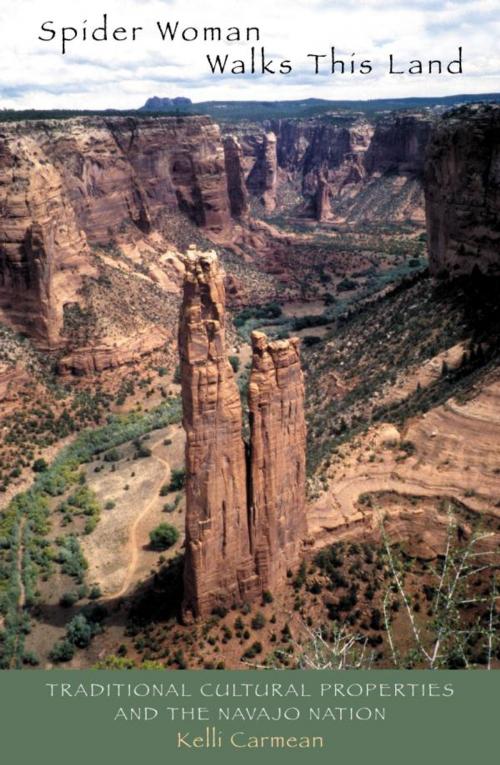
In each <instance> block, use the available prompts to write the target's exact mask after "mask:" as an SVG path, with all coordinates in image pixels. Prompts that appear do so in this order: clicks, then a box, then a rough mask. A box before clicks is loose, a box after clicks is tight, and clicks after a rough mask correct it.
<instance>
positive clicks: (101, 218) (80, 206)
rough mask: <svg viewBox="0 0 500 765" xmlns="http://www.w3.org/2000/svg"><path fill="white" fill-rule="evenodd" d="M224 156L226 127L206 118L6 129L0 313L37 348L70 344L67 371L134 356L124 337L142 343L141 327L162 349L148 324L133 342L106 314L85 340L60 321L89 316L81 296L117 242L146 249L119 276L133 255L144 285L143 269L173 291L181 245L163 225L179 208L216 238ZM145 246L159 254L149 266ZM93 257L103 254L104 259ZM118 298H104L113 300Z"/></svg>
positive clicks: (221, 219) (222, 210) (100, 280)
mask: <svg viewBox="0 0 500 765" xmlns="http://www.w3.org/2000/svg"><path fill="white" fill-rule="evenodd" d="M225 163H226V158H225V153H224V146H223V143H222V140H221V136H220V131H219V128H218V127H217V126H216V125H215V124H214V123H212V122H211V120H209V119H208V118H205V117H184V118H182V117H162V118H157V119H151V118H124V117H112V118H108V119H104V118H98V117H88V118H76V119H70V120H64V121H62V120H61V121H35V122H20V123H13V124H8V125H2V127H1V128H0V320H3V321H5V322H6V323H7V324H8V325H10V326H11V327H12V328H14V329H16V330H19V331H22V332H24V333H26V334H27V335H29V336H30V337H31V338H32V339H34V340H35V342H36V343H37V345H38V346H40V347H44V348H49V349H58V348H66V349H68V350H69V351H70V352H71V354H72V357H71V360H70V361H69V362H68V363H63V364H62V369H63V370H65V369H71V368H75V369H76V368H78V369H100V368H101V367H102V365H103V364H104V365H108V366H109V365H112V366H113V365H114V364H115V363H119V359H120V358H130V357H131V355H130V354H129V353H127V352H125V353H123V352H122V351H120V345H122V343H123V341H124V339H125V338H127V340H130V341H131V345H132V346H133V347H138V346H142V347H143V348H144V347H145V344H144V343H143V342H142V340H141V337H140V335H141V332H142V331H143V330H144V331H146V330H147V331H148V332H150V333H152V334H153V335H157V343H156V346H157V345H158V344H159V343H161V342H162V341H161V338H160V335H161V332H156V329H155V326H156V325H154V326H153V324H152V323H151V322H150V326H149V327H147V326H143V327H138V335H137V337H135V335H134V337H133V338H130V335H129V334H128V332H129V328H125V327H123V328H122V331H121V335H120V329H119V327H118V326H115V328H114V330H113V332H112V333H111V335H114V336H113V337H111V336H110V331H109V327H108V326H107V323H106V321H101V317H100V316H99V314H98V313H97V314H96V313H95V312H94V317H96V318H97V321H98V322H99V321H100V322H101V324H102V327H101V328H99V327H96V328H94V331H93V333H90V334H91V335H93V336H92V337H85V338H82V337H81V334H82V333H81V332H80V331H78V332H77V333H76V334H75V333H74V332H72V329H71V327H68V326H65V317H66V315H68V314H71V313H73V315H76V314H77V313H79V314H80V315H81V316H85V315H88V314H89V296H88V294H86V293H88V292H89V290H90V291H92V290H94V291H95V289H94V287H93V286H92V285H94V286H95V285H98V286H99V288H100V289H101V292H102V291H103V287H104V286H105V284H106V283H108V282H109V278H108V274H107V273H104V272H103V268H102V266H103V263H104V261H103V257H104V258H107V262H106V263H104V265H106V267H107V266H113V265H115V264H114V263H113V262H112V260H113V255H114V253H115V251H116V246H117V242H118V241H119V240H120V238H121V239H122V240H123V243H124V246H126V247H128V248H129V249H130V248H133V247H134V244H137V245H138V246H139V252H138V253H135V254H134V255H133V257H129V259H128V261H127V260H125V259H124V260H123V262H122V263H120V267H119V269H118V270H117V269H115V271H116V273H117V277H120V274H123V273H131V269H130V265H131V264H132V260H133V258H135V261H136V265H135V266H134V267H135V268H136V277H137V279H139V280H142V281H143V282H144V277H145V276H146V277H147V279H148V280H149V283H148V284H146V285H145V286H146V287H147V289H150V290H151V289H154V287H155V285H157V284H158V285H160V286H161V288H162V289H163V288H165V289H166V290H167V292H176V291H178V289H179V286H178V284H179V268H178V264H177V263H175V262H173V260H172V258H171V257H168V258H164V257H163V255H165V254H166V253H167V251H168V250H169V249H170V254H171V251H172V249H174V248H172V247H171V246H170V247H169V243H168V240H167V241H166V240H165V239H162V231H163V230H164V228H165V226H166V225H167V224H168V223H169V221H170V220H171V219H172V218H173V217H174V216H175V215H177V216H178V215H179V214H180V213H181V214H182V213H184V214H185V215H186V216H187V217H188V218H189V219H190V220H191V221H192V222H193V223H194V224H196V225H198V226H199V227H201V228H203V229H204V230H205V231H206V232H207V233H208V234H209V235H211V234H214V235H221V234H223V233H224V232H225V231H227V230H228V229H230V228H231V225H232V224H231V209H230V202H229V195H228V183H227V177H226V170H225ZM233 167H234V163H233ZM234 186H235V179H234V173H233V176H232V187H233V188H234ZM238 205H239V210H240V215H241V214H243V213H244V198H243V199H242V200H240V201H239V202H238V200H236V199H235V201H234V207H235V209H236V207H237V206H238ZM162 243H163V244H162ZM162 247H163V249H162ZM148 252H151V253H153V255H154V257H153V256H151V257H149V256H147V257H146V261H147V262H145V258H144V257H143V254H144V253H148ZM96 254H98V255H100V256H102V257H101V260H100V261H99V262H98V261H97V259H96ZM174 260H175V258H174ZM108 271H109V268H108ZM120 278H121V277H120ZM129 278H132V275H131V276H130V277H129ZM87 287H88V289H87ZM120 300H123V296H120ZM113 302H116V300H115V301H114V299H113V295H111V294H109V295H108V296H107V303H108V305H111V304H112V303H113ZM144 310H145V311H147V306H145V307H144ZM87 323H88V322H87ZM139 323H140V322H139ZM73 324H74V322H73ZM145 324H147V322H145ZM160 326H161V325H158V327H160ZM171 329H173V327H172V328H171ZM87 334H88V333H87ZM163 341H164V340H163ZM89 343H90V345H89ZM149 344H150V343H149ZM146 345H148V344H147V343H146ZM117 348H118V350H117ZM75 351H76V354H75V353H74V352H75ZM138 353H139V355H140V353H141V351H140V350H138ZM132 355H134V354H132ZM106 359H108V360H109V364H108V361H106Z"/></svg>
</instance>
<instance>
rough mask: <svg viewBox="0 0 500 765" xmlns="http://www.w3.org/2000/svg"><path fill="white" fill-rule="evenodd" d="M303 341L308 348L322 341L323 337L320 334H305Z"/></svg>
mask: <svg viewBox="0 0 500 765" xmlns="http://www.w3.org/2000/svg"><path fill="white" fill-rule="evenodd" d="M302 342H303V343H304V345H305V347H306V348H311V346H313V345H318V343H320V342H321V338H320V337H318V335H305V336H304V337H303V338H302Z"/></svg>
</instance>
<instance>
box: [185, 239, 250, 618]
mask: <svg viewBox="0 0 500 765" xmlns="http://www.w3.org/2000/svg"><path fill="white" fill-rule="evenodd" d="M224 302H225V298H224V278H223V272H222V269H221V268H220V266H219V263H218V261H217V257H216V255H215V253H212V252H209V253H204V254H199V253H196V252H195V251H192V252H191V253H190V254H188V256H187V258H186V278H185V283H184V298H183V303H182V308H181V317H180V327H179V352H180V360H181V379H182V403H183V425H184V429H185V431H186V508H187V509H186V561H185V568H184V571H185V576H184V613H185V615H186V616H187V615H189V614H192V615H193V616H196V617H198V616H206V615H208V614H210V613H211V611H212V609H214V608H216V607H217V606H225V607H230V606H231V605H232V603H234V602H238V603H241V602H242V601H244V600H245V599H246V598H251V597H253V596H254V595H255V594H256V593H257V592H258V590H259V585H258V580H257V576H256V574H255V571H254V563H253V559H252V558H251V555H250V534H249V528H248V516H247V482H246V466H245V447H244V444H243V438H242V414H241V404H240V395H239V391H238V387H237V385H236V381H235V378H234V373H233V370H232V368H231V365H230V363H229V360H228V357H227V352H226V346H225V315H224Z"/></svg>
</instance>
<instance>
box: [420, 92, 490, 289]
mask: <svg viewBox="0 0 500 765" xmlns="http://www.w3.org/2000/svg"><path fill="white" fill-rule="evenodd" d="M425 193H426V214H427V229H428V246H429V264H430V269H431V272H432V273H433V274H434V275H439V276H447V277H455V276H460V275H462V274H471V273H472V272H473V271H474V269H477V270H479V271H480V272H482V273H483V274H488V275H496V276H498V275H500V224H499V221H500V106H498V105H492V104H491V105H482V106H468V107H462V108H461V109H458V110H456V111H454V112H451V113H449V114H448V115H446V116H445V117H444V118H443V119H442V120H440V122H439V123H438V124H437V125H436V128H435V130H434V133H433V136H432V139H431V142H430V146H429V151H428V155H427V163H426V182H425Z"/></svg>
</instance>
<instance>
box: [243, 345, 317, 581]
mask: <svg viewBox="0 0 500 765" xmlns="http://www.w3.org/2000/svg"><path fill="white" fill-rule="evenodd" d="M299 342H300V341H299V339H298V338H292V339H290V340H274V341H269V340H268V339H267V337H266V335H265V334H264V333H262V332H253V333H252V348H253V361H252V372H251V376H250V385H249V411H250V441H251V468H250V469H251V476H250V478H251V480H250V486H251V497H250V507H251V529H252V531H251V536H252V545H253V552H254V556H255V563H256V570H257V573H258V575H259V578H260V582H261V586H262V588H263V589H264V590H273V589H274V588H276V587H279V586H280V584H281V583H282V582H283V581H284V580H285V578H286V571H287V569H288V568H292V569H293V568H294V567H295V566H296V565H297V563H298V561H299V558H300V553H301V546H302V540H303V538H304V536H305V533H306V512H305V502H306V500H305V454H306V426H305V419H304V381H303V375H302V371H301V367H300V356H299Z"/></svg>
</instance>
